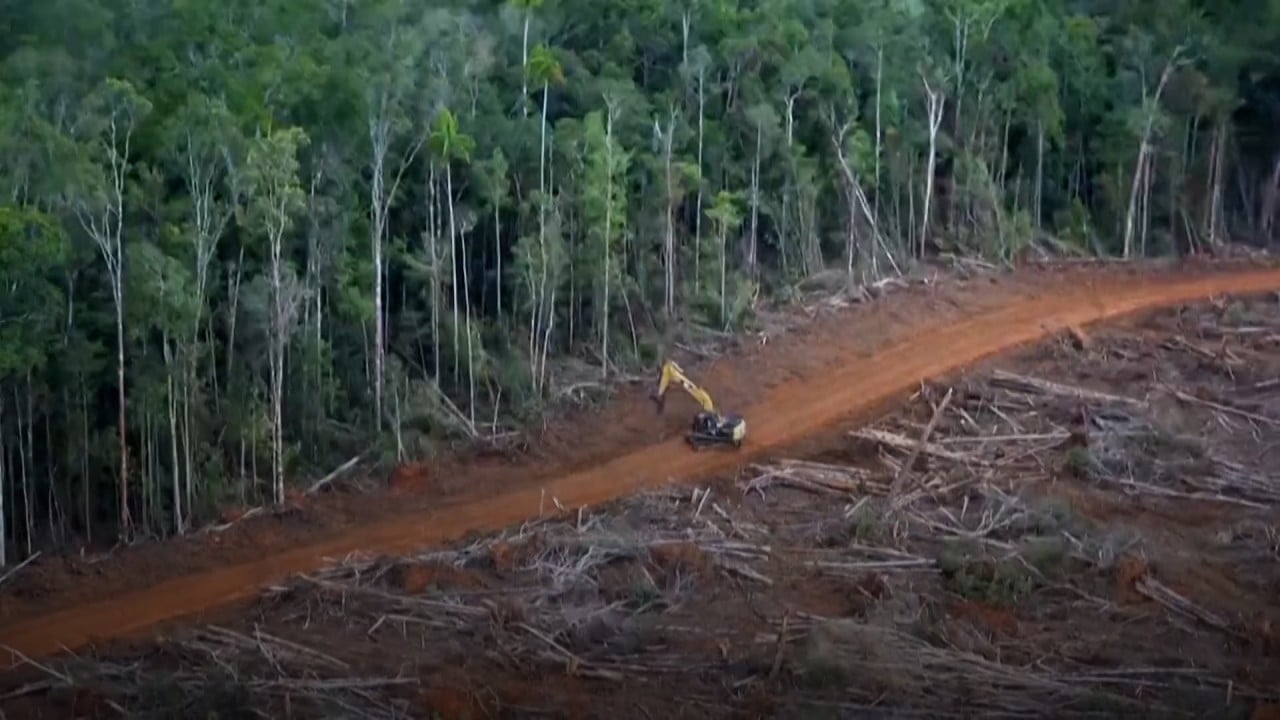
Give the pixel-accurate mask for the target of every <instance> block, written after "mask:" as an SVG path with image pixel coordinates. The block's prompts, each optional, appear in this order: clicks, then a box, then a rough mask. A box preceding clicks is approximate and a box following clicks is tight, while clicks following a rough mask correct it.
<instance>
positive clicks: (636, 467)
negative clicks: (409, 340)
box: [0, 270, 1280, 667]
mask: <svg viewBox="0 0 1280 720" xmlns="http://www.w3.org/2000/svg"><path fill="white" fill-rule="evenodd" d="M1277 288H1280V270H1253V271H1240V272H1231V273H1222V272H1218V273H1213V274H1205V275H1204V276H1201V277H1193V278H1189V279H1188V278H1185V277H1182V278H1151V279H1145V280H1144V279H1141V278H1138V277H1130V278H1125V279H1123V280H1116V279H1110V280H1108V281H1106V282H1099V283H1098V284H1096V285H1093V286H1078V287H1077V288H1075V289H1073V290H1070V291H1066V292H1060V293H1056V294H1052V295H1048V296H1044V297H1038V298H1024V299H1023V301H1021V302H1016V303H1014V304H1011V305H1009V306H1007V307H1004V308H1003V309H1000V310H998V311H994V312H992V313H989V314H987V315H984V316H980V317H974V318H971V319H968V320H966V321H963V322H960V323H957V324H954V325H952V326H951V327H948V328H945V329H942V330H933V331H930V332H928V333H922V334H920V335H917V336H914V337H909V338H907V339H906V340H903V341H901V342H899V343H897V344H895V345H893V346H891V347H889V348H887V349H886V350H885V351H883V352H880V353H878V354H876V355H875V356H873V357H869V358H866V359H857V360H852V359H851V360H850V361H849V362H847V363H846V364H844V365H843V366H842V367H840V368H838V369H836V370H833V371H830V372H827V373H825V374H824V376H823V377H821V378H819V379H818V380H816V381H810V382H807V383H789V384H784V385H781V386H779V387H777V388H775V389H773V390H772V391H770V392H768V393H767V395H766V396H765V397H764V398H763V399H761V401H760V402H758V403H757V404H755V405H754V406H753V407H750V408H747V409H746V412H745V413H744V414H745V416H746V417H747V419H748V422H749V425H750V428H751V434H750V437H749V438H748V444H747V446H746V447H744V448H743V449H742V450H741V451H739V452H737V453H724V452H702V453H696V452H691V451H690V450H689V449H688V448H687V447H686V446H685V445H684V443H683V442H682V440H680V439H672V440H669V441H667V442H663V443H659V444H655V445H652V446H649V447H646V448H643V449H641V450H638V451H635V452H632V453H629V454H626V455H624V456H622V457H619V458H617V459H615V460H612V461H609V462H605V463H603V464H601V465H598V466H596V467H593V468H590V469H588V470H584V471H581V472H576V473H572V474H569V475H565V476H562V477H559V478H557V479H554V480H552V481H550V482H546V483H539V484H537V485H534V484H532V483H530V484H526V485H524V486H521V487H515V488H511V489H510V490H508V491H506V492H504V493H502V494H499V495H497V496H494V497H489V498H485V499H473V500H470V501H466V502H457V503H452V504H449V505H447V506H441V507H440V508H438V509H437V510H434V511H431V512H427V513H424V514H423V515H421V516H417V517H412V518H407V519H397V520H394V521H389V522H385V523H381V524H375V525H372V526H369V527H366V528H362V529H359V530H357V531H354V532H350V533H348V534H344V535H342V536H340V537H335V538H332V539H331V540H328V541H325V542H320V543H316V544H312V545H308V546H306V547H299V548H297V549H295V550H291V551H289V552H285V553H282V554H278V555H275V556H271V557H266V558H264V559H262V560H259V561H256V562H251V563H245V564H239V565H233V566H229V567H224V568H221V569H217V570H213V571H209V572H203V573H199V574H195V575H191V576H187V577H181V578H177V579H174V580H170V581H166V582H163V583H160V584H158V585H155V586H152V587H146V588H139V589H136V590H133V591H130V592H127V593H123V594H121V595H118V596H116V597H109V598H106V599H103V600H100V601H96V602H92V603H88V604H82V605H80V606H77V607H72V608H68V609H65V610H59V611H56V612H52V613H49V614H47V615H45V616H43V617H36V618H32V619H29V620H26V621H23V622H20V623H16V624H13V625H11V626H9V627H5V628H0V646H7V647H9V648H12V649H13V650H15V651H16V652H17V653H21V654H22V655H24V656H26V657H29V658H32V659H35V658H39V657H41V656H45V655H49V654H52V653H55V652H58V651H59V650H60V649H62V648H66V649H75V648H76V647H79V646H82V645H85V644H87V643H89V642H91V641H94V640H97V639H109V638H117V637H122V636H127V635H131V634H134V633H137V632H139V631H143V630H146V629H148V628H150V627H152V626H154V625H156V624H158V623H162V622H165V621H169V620H173V619H176V618H179V617H183V616H186V615H191V614H193V613H197V612H201V611H204V610H208V609H212V608H216V607H219V606H222V605H225V604H227V603H229V602H232V601H235V600H240V599H244V598H247V597H251V596H253V595H255V594H257V593H258V592H259V590H260V589H261V588H262V587H263V586H264V585H265V584H267V583H271V582H273V581H277V580H279V579H281V578H282V577H284V576H287V575H289V574H291V573H295V572H305V571H309V570H312V569H315V568H316V567H318V566H321V565H323V564H324V563H325V562H326V561H327V560H326V559H329V558H338V557H341V556H343V555H346V554H348V553H350V552H353V551H356V550H360V551H365V552H373V553H395V552H401V551H405V550H409V549H412V548H415V547H420V546H425V545H431V544H436V543H440V542H444V541H447V540H450V539H453V538H456V537H458V536H460V535H462V534H463V533H465V532H468V531H472V530H492V529H497V528H501V527H504V526H507V525H511V524H514V523H518V522H520V521H522V520H525V519H527V518H529V517H533V516H536V515H537V513H538V512H539V509H540V507H542V506H543V505H544V503H545V504H547V505H550V498H553V497H554V498H556V499H557V500H558V501H559V502H560V503H561V504H562V505H564V506H570V507H576V506H580V505H592V504H596V503H600V502H604V501H607V500H610V499H613V498H615V497H618V496H621V495H626V494H630V493H633V492H635V491H637V490H641V489H644V488H648V487H653V486H655V485H659V484H662V483H665V482H668V481H670V480H675V479H679V480H690V479H696V478H701V477H705V476H707V475H709V474H713V473H717V472H720V471H723V470H726V469H731V468H733V467H734V466H736V465H739V464H741V463H744V462H747V461H751V460H756V459H759V458H760V457H761V456H763V455H766V454H768V453H770V452H771V451H773V450H776V449H778V448H779V446H783V445H786V444H788V443H791V442H794V441H797V440H800V439H802V438H803V437H804V436H806V435H808V434H812V433H814V432H815V431H819V430H822V429H824V428H827V427H829V426H831V425H832V424H835V423H839V422H842V421H851V420H857V419H863V418H866V417H867V416H868V415H869V414H870V413H872V412H875V411H878V410H882V409H883V408H884V407H885V406H886V404H887V403H888V402H889V401H891V400H893V399H894V398H896V397H898V396H900V395H902V394H903V393H905V392H909V391H911V390H912V389H914V388H915V387H916V386H917V385H918V384H919V382H920V381H921V380H923V379H927V378H932V377H936V376H939V375H945V374H947V373H950V372H952V371H955V370H957V369H960V368H963V367H964V366H966V365H968V364H971V363H973V362H975V361H978V360H980V359H983V358H985V357H987V356H990V355H993V354H996V353H999V352H1001V351H1004V350H1008V349H1010V348H1012V347H1015V346H1018V345H1021V344H1024V343H1026V342H1029V341H1033V340H1036V339H1038V338H1041V337H1044V336H1045V335H1047V334H1049V333H1052V332H1055V331H1057V330H1059V329H1061V328H1064V327H1066V326H1071V325H1085V324H1088V323H1092V322H1097V321H1100V320H1104V319H1107V318H1112V317H1116V316H1119V315H1124V314H1128V313H1132V312H1135V311H1139V310H1144V309H1149V308H1155V307H1159V306H1161V305H1169V304H1176V303H1179V302H1185V301H1190V300H1195V299H1200V298H1204V297H1207V296H1211V295H1216V294H1223V293H1236V294H1252V293H1258V292H1264V291H1268V290H1273V289H1277ZM851 331H852V330H851ZM20 661H21V657H20V656H18V655H16V654H15V655H13V657H12V658H10V659H9V660H8V661H7V663H8V666H10V667H12V666H14V665H16V664H18V663H19V662H20Z"/></svg>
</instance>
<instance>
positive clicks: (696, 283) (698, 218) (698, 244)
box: [693, 64, 706, 294]
mask: <svg viewBox="0 0 1280 720" xmlns="http://www.w3.org/2000/svg"><path fill="white" fill-rule="evenodd" d="M704 73H705V70H704V69H703V67H702V65H701V64H699V65H698V199H697V201H696V208H695V210H694V216H693V291H694V293H695V294H696V293H698V292H700V290H701V284H702V172H703V170H702V142H703V124H704V123H705V121H706V112H705V109H706V105H705V103H706V94H705V93H704V91H703V75H704Z"/></svg>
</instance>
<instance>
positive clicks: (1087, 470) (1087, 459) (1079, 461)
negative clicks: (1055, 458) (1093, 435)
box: [1063, 446, 1102, 480]
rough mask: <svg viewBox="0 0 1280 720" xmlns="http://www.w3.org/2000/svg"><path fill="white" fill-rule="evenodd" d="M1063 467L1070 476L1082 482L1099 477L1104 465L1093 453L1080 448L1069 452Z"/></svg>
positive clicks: (1074, 448) (1085, 448)
mask: <svg viewBox="0 0 1280 720" xmlns="http://www.w3.org/2000/svg"><path fill="white" fill-rule="evenodd" d="M1063 466H1064V469H1065V470H1066V471H1067V473H1068V474H1069V475H1071V476H1073V477H1077V478H1080V479H1081V480H1089V479H1092V478H1095V477H1097V475H1098V472H1099V471H1100V470H1101V469H1102V463H1101V462H1100V461H1099V460H1098V458H1096V457H1094V455H1093V452H1092V451H1091V450H1089V448H1087V447H1079V446H1077V447H1073V448H1071V449H1070V450H1069V451H1067V459H1066V460H1065V461H1064V463H1063Z"/></svg>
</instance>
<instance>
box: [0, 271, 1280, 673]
mask: <svg viewBox="0 0 1280 720" xmlns="http://www.w3.org/2000/svg"><path fill="white" fill-rule="evenodd" d="M1220 267H1221V264H1219V265H1218V266H1216V267H1215V268H1212V269H1207V268H1204V267H1186V266H1183V267H1164V268H1146V269H1145V270H1143V271H1139V270H1138V269H1136V268H1133V267H1114V266H1113V267H1103V268H1099V267H1097V266H1089V267H1079V268H1073V267H1055V268H1049V269H1026V270H1023V271H1021V272H1020V273H1018V274H1014V275H1002V276H990V277H980V278H977V279H971V280H967V281H966V280H963V279H952V280H948V281H945V282H933V283H916V284H914V285H913V286H911V287H908V288H906V289H903V290H902V291H900V292H897V293H895V294H894V295H893V297H892V299H891V300H890V301H872V302H869V303H865V304H861V305H856V306H854V307H844V308H842V307H838V306H827V307H810V308H808V309H807V310H808V312H807V314H810V315H813V316H814V317H813V318H812V320H811V321H810V322H807V323H803V324H800V325H798V326H795V324H794V323H791V322H781V321H778V324H782V325H787V326H792V327H793V328H794V329H792V330H791V331H790V332H785V333H782V334H780V335H779V334H776V333H769V334H767V335H761V336H759V337H760V338H765V340H764V341H760V340H757V341H756V342H740V343H738V344H737V346H736V347H735V348H734V350H733V352H732V353H731V355H730V356H726V357H725V358H723V359H721V360H719V361H713V362H711V363H709V364H703V365H702V366H701V367H699V365H698V364H697V363H695V362H687V363H686V364H687V365H688V366H690V367H691V368H696V374H697V377H698V379H699V380H700V381H702V382H703V383H704V384H705V385H706V386H708V387H709V388H710V389H711V390H712V392H713V393H714V394H715V395H716V396H717V398H719V399H720V404H721V406H722V407H724V408H726V409H738V408H743V407H747V410H746V413H745V414H746V416H747V417H748V419H749V422H750V436H749V439H748V446H747V447H746V448H744V450H743V451H742V452H740V453H737V454H726V453H717V452H707V453H692V452H690V451H689V450H688V449H687V448H686V447H684V445H683V443H682V442H681V440H680V438H679V436H680V434H681V433H682V432H683V430H684V427H685V425H686V423H687V416H686V415H685V414H683V413H679V412H676V411H673V410H672V409H669V411H668V413H667V416H666V417H665V418H655V417H654V415H653V408H652V406H651V405H649V403H648V401H647V399H646V397H645V394H646V392H647V390H648V388H647V387H643V386H633V387H629V388H625V389H623V390H622V391H620V392H619V393H618V394H617V397H615V398H614V399H613V400H612V401H611V402H610V403H608V405H607V406H606V407H605V408H604V409H601V410H596V411H585V412H582V413H578V414H576V415H575V416H573V417H568V418H564V419H561V420H558V421H556V422H554V423H550V424H549V425H548V428H547V431H546V432H544V433H542V434H541V436H539V437H538V438H537V439H536V440H535V441H533V442H531V443H530V444H529V445H528V447H527V448H526V449H525V450H524V451H523V452H520V453H515V454H512V453H511V452H510V451H508V452H506V453H505V454H500V455H496V456H495V454H494V453H493V452H492V451H490V452H489V453H483V452H481V451H479V450H472V451H470V452H467V453H461V454H459V455H458V456H456V457H454V458H452V459H450V460H446V461H441V462H440V463H437V464H434V465H432V466H431V468H430V472H429V473H423V472H418V471H417V470H416V469H407V470H401V471H400V472H399V473H398V474H397V476H398V477H399V478H400V479H401V482H399V483H397V487H399V488H401V491H400V492H399V493H387V492H380V493H375V494H371V495H367V496H353V495H344V494H339V493H334V494H332V495H330V496H320V497H315V498H308V499H306V500H301V499H300V500H299V502H298V503H297V504H295V507H294V509H293V510H292V511H291V512H288V513H283V514H276V515H272V516H269V517H258V518H252V519H247V520H243V521H242V522H240V523H237V524H235V525H233V526H232V527H231V528H230V529H228V530H226V531H224V532H220V533H213V534H208V535H205V536H203V537H200V538H196V539H191V540H188V541H184V542H180V543H170V544H163V545H153V546H149V547H144V548H136V549H132V550H131V551H128V552H120V553H117V554H116V555H114V556H112V557H109V558H94V559H92V560H79V561H74V560H68V559H62V560H53V561H50V562H38V563H34V564H32V565H31V566H29V567H28V568H24V569H23V571H22V572H21V573H20V574H18V575H17V576H16V577H15V578H13V579H12V580H11V581H10V582H9V583H8V584H7V585H6V587H5V595H4V596H3V597H0V612H3V616H4V618H5V627H3V628H0V636H2V637H4V639H5V643H6V644H7V645H9V646H11V647H12V648H14V649H16V650H19V651H20V652H23V653H25V654H27V655H32V656H40V655H45V654H47V653H50V652H54V651H56V650H58V649H59V648H61V647H63V646H66V647H70V648H74V647H76V646H79V645H82V644H84V643H85V642H88V641H90V640H91V639H93V638H104V637H110V636H115V635H120V634H129V633H133V632H138V631H142V630H145V629H146V628H148V627H151V626H153V625H155V624H156V623H159V622H163V621H165V620H169V619H172V618H176V617H179V616H182V615H184V614H188V613H193V612H199V611H201V610H204V609H206V608H215V607H217V606H218V605H220V604H224V603H226V602H228V601H232V600H236V599H242V598H247V597H251V596H253V595H254V594H256V592H257V591H258V590H259V589H260V588H261V587H263V586H265V585H267V584H269V583H272V582H276V581H278V580H279V579H280V578H282V577H284V576H286V575H287V574H289V573H291V572H299V571H307V570H310V569H313V568H315V567H317V566H318V565H320V564H321V563H322V562H323V559H324V558H325V557H334V558H337V557H342V556H344V555H347V554H348V553H350V552H353V551H355V550H366V551H372V552H395V551H403V550H409V549H412V548H414V547H420V546H422V545H424V544H429V543H433V542H440V541H444V540H448V539H451V538H454V537H457V535H459V534H461V533H463V532H466V531H468V530H482V529H492V528H495V527H501V526H503V525H507V524H510V523H514V522H519V521H520V520H523V519H526V518H529V517H535V516H538V515H539V514H545V513H547V512H551V511H553V510H554V509H555V507H556V506H557V503H560V504H563V505H565V506H568V507H578V506H581V505H584V504H592V503H598V502H602V501H605V500H608V499H610V498H612V497H616V496H618V495H621V494H625V493H628V492H632V491H635V490H638V489H641V488H645V487H652V486H655V485H660V484H663V483H665V482H667V481H668V480H670V479H675V478H683V479H693V478H697V477H705V476H707V475H709V474H714V473H716V472H723V471H726V470H732V469H734V468H741V467H742V466H743V465H744V463H746V462H748V461H752V460H761V459H765V458H766V457H768V456H776V455H777V454H779V453H781V452H784V451H786V452H791V453H795V452H802V451H803V450H804V448H805V446H806V445H808V446H813V445H815V444H819V445H820V444H821V443H823V442H824V441H825V440H826V439H828V438H829V437H830V436H831V433H832V432H835V431H836V430H838V428H835V429H833V428H832V424H833V423H838V422H840V421H856V420H857V419H859V418H866V417H868V416H869V414H870V413H873V412H875V411H876V410H877V409H880V408H882V407H883V406H884V405H885V403H887V402H889V401H891V400H892V399H894V398H895V397H897V396H899V395H900V394H902V393H903V392H909V391H910V389H911V388H912V387H914V386H915V385H916V384H917V383H918V382H919V381H920V380H921V379H922V378H925V377H929V376H933V375H936V374H938V373H945V372H948V371H951V370H953V369H955V368H957V367H959V366H963V365H964V364H966V363H971V362H974V361H977V360H979V359H981V358H982V357H984V356H986V355H989V354H991V353H994V352H998V351H1000V350H1003V349H1006V348H1008V347H1012V346H1014V345H1017V344H1019V343H1022V342H1026V341H1029V340H1034V339H1036V338H1038V337H1041V336H1044V335H1046V334H1049V333H1051V332H1053V331H1056V330H1059V329H1063V328H1069V327H1078V326H1080V325H1083V324H1086V323H1088V322H1092V321H1095V320H1098V319H1102V318H1105V317H1111V316H1115V315H1119V314H1124V313H1128V312H1133V311H1136V310H1141V309H1143V308H1146V307H1150V306H1155V305H1159V304H1167V303H1169V302H1177V301H1179V300H1186V299H1193V298H1197V297H1203V296H1207V295H1212V294H1215V293H1218V292H1225V291H1232V292H1245V293H1248V292H1262V291H1265V290H1269V289H1272V288H1275V287H1280V271H1275V270H1253V271H1239V272H1235V273H1231V274H1224V273H1223V272H1216V270H1217V269H1219V268H1220ZM965 316H972V317H971V318H970V319H967V320H961V319H960V318H962V317H965ZM784 320H785V318H784ZM1083 337H1084V336H1083V334H1082V333H1076V335H1075V340H1076V342H1077V344H1082V343H1085V340H1082V338H1083ZM1088 344H1091V343H1088ZM674 405H675V404H674V403H672V404H671V405H669V408H671V407H672V406H674ZM605 413H607V415H606V414H605ZM824 430H825V431H826V432H825V434H823V433H821V432H820V433H819V434H818V435H816V436H815V435H813V433H815V432H818V431H824ZM414 478H420V479H421V481H417V480H415V479H414ZM405 488H408V489H409V490H410V491H408V492H406V491H405ZM374 518H376V519H377V520H378V522H377V523H376V524H371V521H372V520H373V519H374ZM182 572H187V573H189V574H188V575H187V576H182V575H179V573H182ZM157 581H162V582H157ZM102 598H105V599H102Z"/></svg>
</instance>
